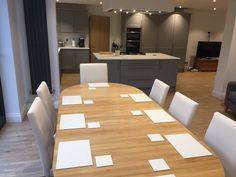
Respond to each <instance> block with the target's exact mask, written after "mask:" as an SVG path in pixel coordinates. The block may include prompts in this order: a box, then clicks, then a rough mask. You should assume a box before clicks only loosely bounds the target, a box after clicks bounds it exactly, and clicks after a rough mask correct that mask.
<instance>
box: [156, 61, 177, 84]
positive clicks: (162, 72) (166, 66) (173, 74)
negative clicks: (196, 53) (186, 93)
mask: <svg viewBox="0 0 236 177" xmlns="http://www.w3.org/2000/svg"><path fill="white" fill-rule="evenodd" d="M177 62H178V60H163V61H161V62H160V64H159V68H158V70H159V76H158V79H160V80H161V81H163V82H165V83H167V84H168V85H169V86H170V88H175V86H176V79H177V72H178V68H177V67H176V66H178V63H177Z"/></svg>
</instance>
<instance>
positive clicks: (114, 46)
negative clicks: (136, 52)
mask: <svg viewBox="0 0 236 177" xmlns="http://www.w3.org/2000/svg"><path fill="white" fill-rule="evenodd" d="M121 48H122V45H120V44H117V43H115V42H114V41H113V42H112V47H111V51H112V52H113V53H115V55H116V56H119V55H120V49H121Z"/></svg>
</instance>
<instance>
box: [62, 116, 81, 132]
mask: <svg viewBox="0 0 236 177" xmlns="http://www.w3.org/2000/svg"><path fill="white" fill-rule="evenodd" d="M76 128H86V123H85V117H84V114H63V115H61V119H60V128H59V129H60V130H66V129H76Z"/></svg>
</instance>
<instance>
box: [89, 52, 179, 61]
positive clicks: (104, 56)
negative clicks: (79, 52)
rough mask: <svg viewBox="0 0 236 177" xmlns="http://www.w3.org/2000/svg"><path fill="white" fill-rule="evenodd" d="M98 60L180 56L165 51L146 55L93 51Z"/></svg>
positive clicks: (159, 58)
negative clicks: (116, 54)
mask: <svg viewBox="0 0 236 177" xmlns="http://www.w3.org/2000/svg"><path fill="white" fill-rule="evenodd" d="M93 54H94V56H95V57H96V58H97V60H178V59H180V58H178V57H174V56H171V55H167V54H163V53H146V54H145V55H141V54H138V55H123V54H122V55H119V56H115V55H114V54H101V53H93Z"/></svg>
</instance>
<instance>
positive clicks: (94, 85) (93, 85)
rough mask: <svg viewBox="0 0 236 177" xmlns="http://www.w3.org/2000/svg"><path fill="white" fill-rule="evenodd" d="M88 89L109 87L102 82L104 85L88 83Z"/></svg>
mask: <svg viewBox="0 0 236 177" xmlns="http://www.w3.org/2000/svg"><path fill="white" fill-rule="evenodd" d="M88 86H89V87H109V84H108V83H106V82H104V83H88Z"/></svg>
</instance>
